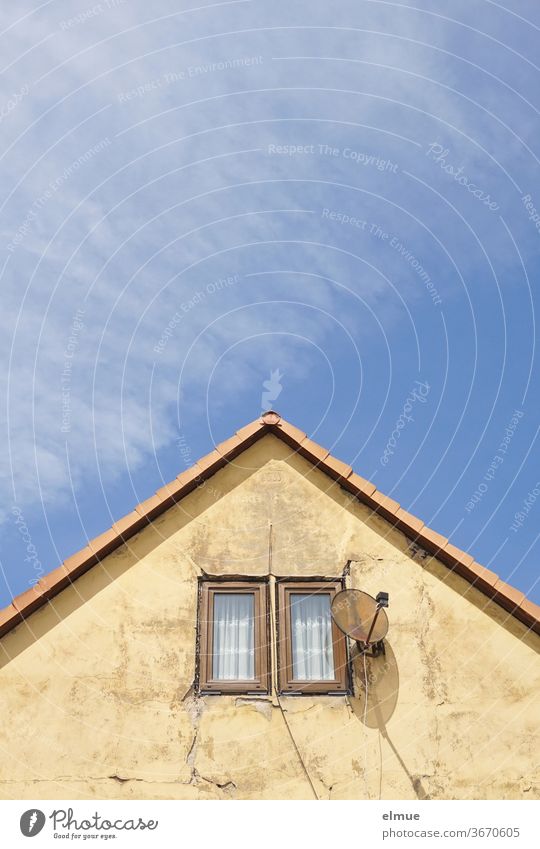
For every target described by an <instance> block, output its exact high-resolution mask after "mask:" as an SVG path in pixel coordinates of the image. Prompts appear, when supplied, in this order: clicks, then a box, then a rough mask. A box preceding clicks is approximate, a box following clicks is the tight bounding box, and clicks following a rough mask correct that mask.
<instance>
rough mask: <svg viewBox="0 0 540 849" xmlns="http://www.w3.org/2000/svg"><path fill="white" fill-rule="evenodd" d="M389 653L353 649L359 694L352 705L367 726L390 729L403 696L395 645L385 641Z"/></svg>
mask: <svg viewBox="0 0 540 849" xmlns="http://www.w3.org/2000/svg"><path fill="white" fill-rule="evenodd" d="M384 648H385V652H386V654H382V655H379V657H369V655H367V656H366V655H361V654H359V653H356V652H355V651H354V649H353V653H352V657H351V662H352V670H353V684H354V692H355V694H356V695H355V696H351V697H350V705H351V708H352V710H353V712H354V714H355V716H356V717H357V718H358V719H359V720H360V722H362V723H363V724H364V725H366V727H367V728H378V729H379V730H380V731H381V732H382V733H383V734H385V733H386V724H387V723H388V722H389V721H390V719H391V717H392V715H393V713H394V711H395V709H396V705H397V701H398V696H399V671H398V665H397V661H396V656H395V654H394V652H393V650H392V646H391V645H390V644H389V643H388V642H387V641H385V644H384ZM364 661H365V664H366V667H365V668H366V675H367V710H366V700H365V691H366V687H365V678H364Z"/></svg>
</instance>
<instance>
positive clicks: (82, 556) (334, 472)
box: [0, 410, 540, 637]
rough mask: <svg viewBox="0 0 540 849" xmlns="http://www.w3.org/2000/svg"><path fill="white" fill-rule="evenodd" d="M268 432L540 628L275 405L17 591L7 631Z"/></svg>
mask: <svg viewBox="0 0 540 849" xmlns="http://www.w3.org/2000/svg"><path fill="white" fill-rule="evenodd" d="M269 433H270V434H273V435H274V436H277V437H278V438H279V439H281V440H283V442H285V443H286V444H287V445H289V446H290V447H291V448H293V449H294V450H295V451H296V452H297V453H298V454H300V456H302V457H304V458H305V459H307V460H309V461H310V462H311V463H313V464H314V465H315V466H316V467H317V468H319V469H320V470H321V471H323V472H324V473H325V474H327V475H328V476H329V477H331V478H332V479H333V480H335V481H337V482H338V483H339V484H340V486H342V487H343V489H345V490H347V491H348V492H350V493H352V495H354V496H355V497H356V498H357V499H358V501H360V502H361V503H362V504H365V505H366V506H367V507H369V508H370V509H371V510H372V511H373V512H374V513H376V514H377V515H379V516H382V517H383V518H384V519H386V520H387V521H388V522H390V523H391V524H392V525H394V526H395V527H396V528H398V529H399V530H400V531H402V532H403V533H404V534H405V535H406V536H407V537H408V538H409V539H410V540H411V541H412V542H415V543H416V544H417V545H419V546H421V547H422V548H423V549H425V550H426V551H427V552H429V553H430V554H432V555H434V556H435V557H437V559H438V560H440V561H441V562H442V563H444V564H445V566H447V567H448V568H449V569H450V571H452V572H455V573H456V574H457V575H460V576H461V577H462V578H465V580H467V581H469V583H470V584H471V585H472V586H474V587H476V589H478V590H480V592H482V593H483V594H484V595H486V596H487V597H488V598H490V599H491V600H492V601H494V602H495V603H496V604H498V605H499V606H500V607H502V608H503V609H504V610H506V611H507V612H508V613H510V614H511V615H512V616H514V617H515V618H516V619H519V621H520V622H522V623H523V624H524V625H527V627H528V628H529V629H530V630H532V631H535V632H536V633H537V634H540V606H539V605H537V604H535V603H534V602H532V601H530V600H529V599H527V597H526V596H525V594H524V593H522V592H521V591H519V590H517V589H516V588H515V587H513V586H511V585H510V584H507V583H505V581H502V580H501V579H500V578H499V576H498V575H496V574H495V572H492V571H491V570H490V569H486V567H485V566H481V565H480V563H477V562H476V561H475V559H474V557H472V556H471V555H470V554H467V553H466V552H465V551H462V550H461V549H459V548H456V546H455V545H452V543H450V542H449V541H448V539H447V538H446V537H443V536H441V534H438V533H436V532H435V531H432V530H431V529H430V528H428V527H427V526H426V525H425V524H424V522H423V521H422V520H421V519H419V518H417V517H416V516H413V515H412V514H411V513H408V512H407V511H406V510H404V509H403V508H402V507H401V506H400V505H399V503H398V502H397V501H394V499H392V498H389V497H388V496H386V495H383V493H382V492H379V490H378V489H377V488H376V487H375V486H374V484H372V483H370V481H368V480H366V479H365V478H362V477H360V475H357V474H356V472H354V471H353V469H352V467H351V466H349V465H347V463H344V462H343V461H342V460H338V459H337V458H335V457H333V456H332V455H331V454H330V452H329V451H327V450H326V448H323V447H322V446H321V445H318V444H317V443H316V442H313V440H312V439H310V438H309V437H308V436H307V435H306V434H305V433H304V432H303V431H301V430H300V429H299V428H297V427H295V426H294V425H292V424H289V422H287V421H285V419H282V418H281V416H280V415H279V413H276V412H274V411H273V410H269V411H268V412H266V413H264V414H263V415H262V416H261V418H259V419H256V420H255V421H253V422H251V423H250V424H248V425H246V426H245V427H242V428H240V430H238V431H236V434H235V435H234V436H231V437H230V439H226V440H225V441H224V442H220V443H219V445H216V447H215V448H214V450H213V451H211V452H210V453H209V454H206V456H204V457H202V458H201V459H200V460H198V461H197V462H196V463H195V464H194V465H193V466H191V468H189V469H188V470H187V471H185V472H182V473H181V474H179V475H178V476H177V477H176V478H175V479H174V480H173V481H171V482H170V483H168V484H166V485H165V486H162V487H161V489H158V490H157V492H156V494H155V495H153V496H152V497H151V498H148V499H146V501H142V502H141V503H140V504H138V505H137V506H136V507H135V509H134V510H133V511H132V512H131V513H128V514H127V515H126V516H124V517H123V518H122V519H119V520H118V521H117V522H114V524H113V525H112V527H111V528H110V529H109V530H108V531H105V533H103V534H100V535H99V536H97V537H95V538H94V539H91V540H89V542H88V545H86V546H85V547H84V548H82V549H81V550H80V551H78V552H77V553H76V554H73V555H71V557H68V558H67V559H66V560H64V562H63V563H62V565H61V566H59V567H58V568H57V569H53V571H52V572H49V573H48V574H47V575H44V576H43V577H42V578H41V579H40V580H39V581H38V583H37V584H35V586H33V587H31V588H30V589H29V590H26V591H25V592H23V593H21V594H20V595H18V596H16V597H15V598H14V599H13V601H12V602H11V604H9V605H8V606H7V607H6V608H4V609H3V610H2V611H0V637H3V636H4V635H5V634H7V633H8V632H9V631H11V630H12V629H13V628H15V627H16V626H17V625H19V624H20V623H21V622H23V621H24V620H25V619H27V618H28V616H30V615H31V614H32V613H33V612H34V611H35V610H38V609H39V608H40V607H42V606H43V605H45V604H46V603H47V602H48V601H50V599H52V598H54V596H56V595H58V593H60V592H62V590H63V589H65V588H66V587H68V586H69V585H70V584H72V583H73V581H75V580H76V579H77V578H79V577H80V576H81V575H83V574H84V573H85V572H87V571H88V570H89V569H91V568H92V566H95V565H96V564H97V563H99V562H101V560H103V558H104V557H107V555H108V554H110V553H111V552H112V551H114V550H115V549H117V548H119V547H120V546H121V545H123V544H124V543H125V542H127V540H128V539H130V537H132V536H134V535H135V534H137V533H139V531H141V530H142V529H143V528H145V527H146V526H147V525H149V524H150V523H151V522H152V521H153V519H155V518H156V517H157V516H159V515H161V513H164V512H165V511H166V510H169V508H170V507H172V506H173V505H174V504H176V503H177V502H178V501H180V500H181V499H182V498H184V497H185V496H186V495H188V494H189V493H190V492H192V491H193V490H194V489H196V488H197V487H198V486H199V485H200V484H201V483H203V482H204V481H205V480H207V479H208V478H209V477H211V476H212V475H214V474H215V473H216V472H217V471H218V470H219V469H221V468H223V467H224V466H226V465H227V463H229V462H231V460H234V458H235V457H237V456H238V455H239V454H241V453H242V452H243V451H245V450H246V448H249V446H250V445H252V444H253V443H254V442H257V441H258V440H259V439H261V438H262V437H263V436H265V435H266V434H269Z"/></svg>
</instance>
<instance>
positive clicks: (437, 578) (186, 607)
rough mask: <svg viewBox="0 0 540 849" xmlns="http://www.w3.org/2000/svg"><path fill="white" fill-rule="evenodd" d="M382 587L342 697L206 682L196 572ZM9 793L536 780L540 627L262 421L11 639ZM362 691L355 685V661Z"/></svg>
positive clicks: (5, 729) (414, 789) (378, 789)
mask: <svg viewBox="0 0 540 849" xmlns="http://www.w3.org/2000/svg"><path fill="white" fill-rule="evenodd" d="M270 524H272V557H271V563H272V573H273V575H276V576H298V575H303V576H327V577H336V576H338V577H340V576H341V575H342V572H343V569H344V566H345V564H346V562H347V560H352V563H351V572H350V576H349V577H348V578H347V584H348V586H354V587H358V588H361V589H365V590H366V591H368V592H371V593H372V594H376V593H377V591H378V590H380V589H384V590H387V591H388V592H389V593H390V603H391V604H390V609H389V618H390V622H391V627H390V631H389V635H388V640H387V653H386V657H380V658H377V659H374V660H368V661H367V662H366V668H365V670H364V666H363V661H362V660H361V659H359V660H356V661H354V663H353V671H354V679H355V682H354V683H355V686H354V695H353V696H350V697H341V696H326V697H304V696H302V697H281V698H280V699H279V700H278V699H277V698H276V695H275V693H273V694H272V695H271V696H269V697H248V696H228V697H227V696H208V697H202V698H200V697H197V696H196V694H195V693H194V690H193V681H194V676H195V637H196V612H197V578H198V577H199V576H201V575H203V574H204V573H206V574H209V575H233V574H238V575H267V574H268V572H269V527H270ZM0 646H1V649H2V651H1V653H0V662H1V664H2V668H1V669H0V690H1V693H2V707H3V709H2V725H1V729H0V750H1V752H2V757H1V758H0V796H1V797H2V798H32V799H39V798H43V799H45V798H50V799H52V798H92V797H97V798H145V799H153V798H165V799H191V798H242V799H261V798H269V799H277V798H287V799H304V798H307V799H310V798H314V797H315V796H317V797H318V798H322V799H327V798H336V799H339V798H341V799H343V798H361V799H365V798H375V799H378V798H383V799H384V798H404V799H405V798H410V799H414V798H420V799H423V798H440V799H452V798H463V799H468V798H496V799H498V798H524V799H528V798H540V768H539V766H538V751H539V745H538V743H539V741H538V692H539V689H540V668H539V664H538V649H539V646H540V638H539V637H538V636H536V635H534V634H531V633H528V632H527V629H526V628H525V626H522V625H521V624H520V623H519V622H517V621H516V620H515V619H513V618H512V617H511V616H509V615H508V614H506V613H505V612H504V611H503V610H501V609H500V608H499V607H497V605H495V604H494V603H493V602H491V601H489V600H487V599H486V597H485V596H483V595H482V594H481V593H480V592H478V591H477V590H475V589H474V588H472V587H471V586H470V585H469V584H468V583H467V582H466V581H465V580H464V579H462V578H459V577H458V576H456V575H454V574H453V573H451V572H450V571H449V570H448V569H447V568H446V567H445V566H443V565H442V564H440V563H439V562H438V561H436V560H435V559H434V558H431V557H429V556H427V555H425V552H422V551H421V550H420V551H415V550H412V549H411V547H410V544H409V542H408V540H407V539H406V538H405V536H403V534H401V533H400V532H399V531H397V530H395V529H394V528H392V527H391V526H390V525H388V524H387V523H386V522H385V521H384V520H382V519H380V518H378V517H375V516H371V515H370V512H369V510H368V509H367V508H365V507H364V506H362V505H360V504H358V503H357V502H356V501H354V499H352V498H351V496H349V495H348V494H347V493H345V492H344V491H343V490H342V489H340V487H339V486H338V485H337V484H336V483H334V482H332V481H331V480H330V479H329V478H328V477H327V476H325V475H324V474H322V473H321V472H319V471H317V470H316V469H313V468H312V467H311V466H310V464H309V463H308V462H307V461H305V460H303V459H302V458H300V457H298V456H297V455H291V454H290V451H289V449H288V448H287V446H286V445H285V444H284V443H283V442H281V441H280V440H278V439H276V438H275V437H273V436H266V437H264V438H263V439H262V440H261V441H260V442H258V443H256V444H255V445H253V446H252V447H251V448H249V449H248V450H247V451H246V452H244V453H243V454H241V455H240V456H239V457H238V458H237V460H236V461H235V462H234V463H233V464H232V465H230V466H228V467H227V468H225V469H223V470H221V471H219V472H217V474H216V475H214V476H213V477H212V478H211V479H210V480H209V481H207V483H206V484H205V485H204V486H202V487H201V488H199V489H198V490H196V491H194V492H193V493H191V494H190V495H188V496H187V497H186V498H185V499H184V500H183V501H182V502H181V503H180V504H179V505H177V506H175V507H173V508H172V509H171V510H169V511H168V512H167V513H165V514H164V515H163V516H161V517H160V518H159V519H157V520H156V521H155V522H154V523H153V525H152V526H149V527H148V528H146V529H145V530H144V531H142V532H141V533H140V534H139V535H138V536H136V537H134V538H133V539H131V540H130V541H129V543H128V544H127V545H125V546H124V547H122V548H121V549H118V550H117V551H116V552H115V553H113V554H111V555H109V557H107V558H106V559H105V560H103V561H102V563H100V564H99V565H97V566H95V567H94V568H93V569H92V570H91V571H90V572H88V573H87V574H86V575H84V576H83V577H81V578H80V579H79V580H77V581H76V582H75V584H74V585H73V586H71V587H70V588H69V589H67V590H65V591H64V592H62V593H61V594H60V595H59V596H57V597H56V598H55V599H54V600H53V601H52V602H50V603H49V604H48V605H47V606H46V607H44V608H42V609H41V610H39V611H37V612H36V613H34V614H33V615H32V616H31V617H30V618H29V619H28V620H27V621H26V622H25V623H23V624H21V625H19V626H18V627H17V628H16V629H15V630H14V631H12V632H10V633H9V634H7V635H6V636H5V637H3V638H2V640H1V642H0ZM365 674H366V675H367V678H368V683H369V688H368V689H369V692H370V697H369V699H368V704H367V709H366V704H365V699H364V695H363V694H364V675H365Z"/></svg>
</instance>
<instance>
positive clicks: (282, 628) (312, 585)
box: [276, 579, 351, 696]
mask: <svg viewBox="0 0 540 849" xmlns="http://www.w3.org/2000/svg"><path fill="white" fill-rule="evenodd" d="M342 589H343V582H342V581H340V580H333V581H332V580H328V581H321V580H303V581H299V580H298V579H287V580H280V581H279V582H278V583H277V584H276V592H277V611H278V623H277V626H278V627H277V639H278V647H277V648H278V681H279V691H280V693H281V694H282V695H287V694H288V693H290V694H295V695H303V694H306V695H328V694H329V693H332V695H343V696H345V695H347V694H349V693H350V692H351V690H350V675H349V657H348V648H347V640H346V637H345V635H344V634H343V633H342V632H341V631H340V630H339V628H338V627H337V625H336V623H335V622H334V621H333V620H332V643H333V648H334V672H335V674H336V677H335V678H334V679H333V680H332V681H295V679H294V678H293V664H292V639H291V606H290V601H289V596H290V595H291V594H292V593H309V594H311V593H323V594H325V595H326V594H329V595H330V596H334V595H335V594H336V593H338V592H340V591H341V590H342Z"/></svg>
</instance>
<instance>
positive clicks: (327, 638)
mask: <svg viewBox="0 0 540 849" xmlns="http://www.w3.org/2000/svg"><path fill="white" fill-rule="evenodd" d="M290 598H291V628H292V659H293V678H294V679H295V680H296V681H331V680H332V679H333V678H334V677H335V676H334V651H333V647H332V617H331V615H330V596H329V595H327V594H324V595H307V594H303V593H291V596H290Z"/></svg>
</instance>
